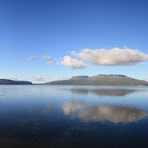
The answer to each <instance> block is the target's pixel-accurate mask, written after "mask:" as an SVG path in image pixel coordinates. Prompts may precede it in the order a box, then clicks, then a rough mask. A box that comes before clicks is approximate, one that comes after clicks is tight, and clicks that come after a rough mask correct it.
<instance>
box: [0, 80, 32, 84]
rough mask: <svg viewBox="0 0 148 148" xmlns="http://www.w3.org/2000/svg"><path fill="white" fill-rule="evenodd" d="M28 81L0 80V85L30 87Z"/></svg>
mask: <svg viewBox="0 0 148 148" xmlns="http://www.w3.org/2000/svg"><path fill="white" fill-rule="evenodd" d="M30 84H32V83H31V82H29V81H15V80H10V79H0V85H30Z"/></svg>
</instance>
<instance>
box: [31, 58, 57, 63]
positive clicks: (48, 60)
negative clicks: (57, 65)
mask: <svg viewBox="0 0 148 148" xmlns="http://www.w3.org/2000/svg"><path fill="white" fill-rule="evenodd" d="M28 60H30V61H33V60H44V61H46V63H47V64H52V63H53V61H54V60H53V59H52V57H50V56H31V57H29V58H28Z"/></svg>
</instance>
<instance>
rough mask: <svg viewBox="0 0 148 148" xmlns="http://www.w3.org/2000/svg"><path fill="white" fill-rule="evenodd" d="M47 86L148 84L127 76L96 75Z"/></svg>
mask: <svg viewBox="0 0 148 148" xmlns="http://www.w3.org/2000/svg"><path fill="white" fill-rule="evenodd" d="M47 84H50V85H128V86H138V85H145V86H148V82H146V81H143V80H138V79H134V78H130V77H128V76H125V75H95V76H92V77H88V76H73V77H72V78H70V79H68V80H59V81H51V82H49V83H47Z"/></svg>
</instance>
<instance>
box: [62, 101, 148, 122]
mask: <svg viewBox="0 0 148 148" xmlns="http://www.w3.org/2000/svg"><path fill="white" fill-rule="evenodd" d="M62 109H63V112H64V114H65V115H70V116H75V117H77V118H79V119H81V120H82V121H100V122H101V121H102V122H103V121H109V122H113V123H129V122H134V121H138V120H140V119H142V118H144V117H146V116H147V115H148V113H146V112H144V111H143V110H141V109H139V108H136V107H132V106H125V105H110V104H102V105H97V106H87V105H85V103H82V102H81V103H80V104H79V102H77V103H76V102H74V103H73V102H71V103H66V104H64V105H63V106H62Z"/></svg>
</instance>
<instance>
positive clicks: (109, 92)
mask: <svg viewBox="0 0 148 148" xmlns="http://www.w3.org/2000/svg"><path fill="white" fill-rule="evenodd" d="M69 90H70V91H71V92H72V93H76V94H93V95H100V96H126V95H129V94H132V93H135V92H138V91H140V90H136V89H69Z"/></svg>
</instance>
